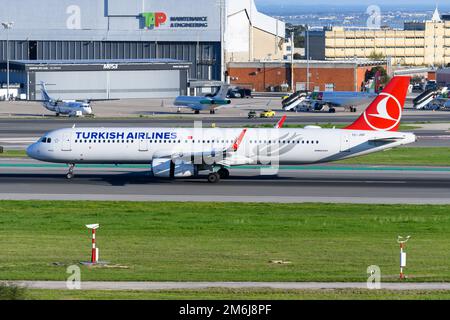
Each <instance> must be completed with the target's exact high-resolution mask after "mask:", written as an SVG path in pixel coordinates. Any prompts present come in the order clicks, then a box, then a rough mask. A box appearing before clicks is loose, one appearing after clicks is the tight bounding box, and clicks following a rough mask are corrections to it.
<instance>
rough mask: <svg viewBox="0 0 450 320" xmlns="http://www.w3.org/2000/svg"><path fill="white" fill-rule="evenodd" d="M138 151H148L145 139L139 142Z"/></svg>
mask: <svg viewBox="0 0 450 320" xmlns="http://www.w3.org/2000/svg"><path fill="white" fill-rule="evenodd" d="M139 151H142V152H145V151H148V140H147V139H140V140H139Z"/></svg>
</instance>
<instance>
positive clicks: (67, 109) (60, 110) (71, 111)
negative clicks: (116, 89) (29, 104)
mask: <svg viewBox="0 0 450 320" xmlns="http://www.w3.org/2000/svg"><path fill="white" fill-rule="evenodd" d="M40 86H41V98H42V99H41V100H37V101H40V102H42V105H43V106H44V108H45V109H47V110H49V111H52V112H55V114H56V116H57V117H58V116H60V115H67V116H69V117H83V116H93V115H94V113H93V110H92V107H91V103H92V102H94V101H110V100H112V99H88V100H84V101H79V100H61V99H54V98H52V97H50V95H49V94H48V92H47V88H46V85H45V83H44V82H41V83H40Z"/></svg>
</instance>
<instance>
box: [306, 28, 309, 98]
mask: <svg viewBox="0 0 450 320" xmlns="http://www.w3.org/2000/svg"><path fill="white" fill-rule="evenodd" d="M305 53H306V91H307V92H309V74H310V72H309V71H310V70H309V25H306V52H305Z"/></svg>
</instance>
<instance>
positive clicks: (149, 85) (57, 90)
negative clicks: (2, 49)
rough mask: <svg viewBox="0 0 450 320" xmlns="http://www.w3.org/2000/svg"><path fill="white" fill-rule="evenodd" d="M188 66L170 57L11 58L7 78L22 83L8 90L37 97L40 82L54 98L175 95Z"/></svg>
mask: <svg viewBox="0 0 450 320" xmlns="http://www.w3.org/2000/svg"><path fill="white" fill-rule="evenodd" d="M5 67H6V66H5V63H0V68H1V69H4V68H5ZM189 68H190V63H188V62H181V61H177V60H170V59H159V60H156V59H153V60H152V59H145V60H78V61H75V60H73V61H64V60H60V61H45V60H23V61H11V62H10V81H11V83H14V84H21V85H20V90H12V91H10V94H13V95H14V96H16V95H17V94H18V93H19V92H20V93H21V94H25V95H26V98H28V99H30V100H39V99H41V87H40V83H41V82H43V83H46V84H48V86H47V90H48V92H49V94H50V95H51V96H53V97H54V98H56V99H66V100H70V99H79V98H80V97H82V98H83V99H118V98H122V99H126V98H133V99H137V98H160V97H167V98H169V97H170V98H174V97H176V96H178V95H186V94H187V84H188V79H187V76H188V71H189ZM5 75H6V74H5V73H1V74H0V82H3V83H4V82H5V81H6V79H5ZM3 91H4V90H3Z"/></svg>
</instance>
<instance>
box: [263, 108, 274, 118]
mask: <svg viewBox="0 0 450 320" xmlns="http://www.w3.org/2000/svg"><path fill="white" fill-rule="evenodd" d="M259 117H260V118H273V117H275V111H273V110H270V109H269V110H264V111H263V112H261V114H260V115H259Z"/></svg>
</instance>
